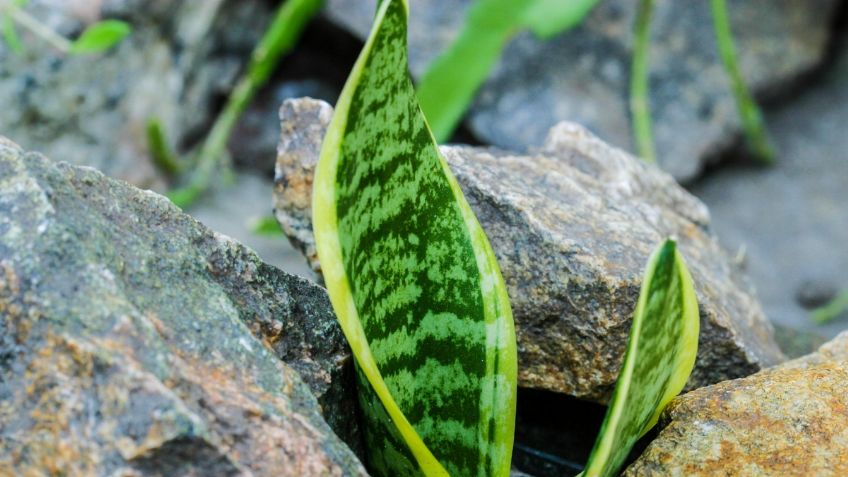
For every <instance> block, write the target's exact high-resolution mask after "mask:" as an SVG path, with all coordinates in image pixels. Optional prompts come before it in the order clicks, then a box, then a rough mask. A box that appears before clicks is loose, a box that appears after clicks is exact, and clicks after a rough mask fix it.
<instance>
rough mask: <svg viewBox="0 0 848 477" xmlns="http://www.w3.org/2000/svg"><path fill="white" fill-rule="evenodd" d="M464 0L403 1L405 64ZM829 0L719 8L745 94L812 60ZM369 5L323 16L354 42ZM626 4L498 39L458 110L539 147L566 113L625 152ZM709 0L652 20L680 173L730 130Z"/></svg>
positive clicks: (824, 32)
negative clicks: (571, 24) (491, 64)
mask: <svg viewBox="0 0 848 477" xmlns="http://www.w3.org/2000/svg"><path fill="white" fill-rule="evenodd" d="M471 3H472V2H471V0H462V1H455V0H421V1H416V2H413V4H412V5H411V6H410V8H411V12H410V37H409V38H410V61H411V68H412V72H413V74H414V75H415V76H420V75H421V74H422V73H423V72H424V70H425V69H426V67H427V65H428V64H429V63H430V61H432V59H433V58H434V57H435V56H436V55H438V53H439V52H441V51H442V50H443V49H444V48H445V47H447V46H448V45H449V44H450V43H451V42H452V41H453V39H454V38H455V37H456V36H457V34H458V33H459V29H460V28H461V25H462V22H463V20H464V17H465V12H466V11H467V9H468V7H469V6H470V5H471ZM837 3H838V2H837V1H835V0H815V1H808V2H796V1H792V0H779V1H774V0H740V1H736V2H733V4H732V5H729V16H730V21H731V24H732V28H733V32H734V35H735V40H736V45H737V51H738V52H739V64H740V65H741V68H742V72H743V74H744V76H745V78H746V80H747V81H748V83H749V84H750V85H751V86H752V88H753V89H754V91H755V92H759V93H766V94H774V93H782V92H785V91H786V90H787V89H788V88H789V87H790V86H791V85H792V83H793V82H794V80H795V79H796V78H797V77H798V76H799V75H800V74H801V73H803V72H805V71H808V70H809V69H811V68H813V67H815V66H816V65H817V64H818V63H819V62H820V61H821V59H822V56H823V54H824V51H825V48H826V46H827V42H828V37H829V34H830V26H831V24H832V23H833V19H834V14H835V10H836V6H837ZM373 9H374V5H373V3H370V2H362V1H360V0H330V1H329V2H328V8H327V10H326V11H327V15H328V16H329V18H330V19H332V20H333V21H335V22H336V23H338V24H339V25H342V26H344V27H346V28H348V29H350V30H351V31H353V32H355V33H356V34H357V35H359V36H360V38H364V37H365V36H366V35H367V33H368V31H369V29H370V26H371V20H372V18H373V15H374V12H373ZM635 11H636V3H634V2H629V1H625V0H614V1H606V2H600V3H599V5H598V6H597V7H596V8H595V9H594V11H593V12H592V13H591V14H590V15H589V16H588V17H587V20H586V21H585V22H584V23H582V24H581V25H580V26H578V27H577V28H575V29H574V30H572V31H571V32H568V33H565V34H560V35H558V36H557V37H555V38H553V39H552V40H550V41H547V42H543V41H540V40H537V39H536V38H534V37H533V36H532V35H531V34H529V33H522V34H520V35H518V37H517V38H515V39H514V41H512V42H510V44H509V45H507V47H506V49H505V51H504V54H503V57H502V59H501V61H500V63H499V64H498V66H497V67H496V68H495V70H494V71H493V73H492V75H491V76H490V78H489V80H488V81H487V82H486V84H485V85H484V86H483V88H482V89H481V91H480V92H479V94H478V95H477V99H476V101H475V103H474V105H473V106H472V107H471V110H470V112H469V115H468V124H469V126H470V128H471V130H472V131H473V132H474V133H475V134H476V135H477V136H478V137H479V138H480V139H481V140H483V141H485V142H488V143H491V144H493V145H496V146H500V147H506V148H508V149H513V150H522V149H523V148H526V147H532V146H535V145H537V144H540V143H542V141H543V140H544V138H545V136H546V134H547V131H548V129H549V128H550V127H552V126H553V125H554V124H556V123H557V122H559V121H562V120H569V121H575V122H577V123H580V124H582V125H584V126H586V127H588V128H589V129H590V130H592V131H593V132H595V133H596V134H598V135H599V136H600V137H601V138H603V139H604V140H606V141H608V142H610V143H612V144H615V145H617V146H620V147H624V148H627V149H632V140H631V133H630V126H629V120H628V118H629V116H630V114H629V107H628V84H629V68H630V66H629V65H630V57H631V53H632V47H633V45H632V29H633V22H634V17H635ZM712 28H713V27H712V19H711V15H710V9H709V2H694V3H693V2H672V1H665V2H657V3H656V7H655V13H654V23H653V25H652V27H651V39H652V47H651V48H652V49H651V54H650V55H651V56H650V68H651V69H650V74H651V77H650V82H651V98H650V101H651V109H652V112H653V118H654V134H655V136H656V142H657V151H658V156H659V160H660V163H661V165H662V167H663V169H665V170H667V171H669V172H670V173H671V174H672V175H674V176H675V177H676V178H678V179H681V180H689V179H692V178H694V177H695V176H696V175H698V173H699V172H700V171H701V169H702V167H703V165H704V163H705V162H706V161H707V160H708V158H710V156H713V155H715V154H716V153H718V152H720V151H721V150H722V149H725V148H726V147H727V146H728V145H729V144H730V143H732V142H733V141H734V139H735V137H736V135H738V134H739V133H740V126H739V120H738V117H737V114H736V110H735V104H734V102H733V100H732V96H731V92H730V88H729V85H728V84H727V79H726V76H725V74H724V71H723V69H722V67H721V63H720V61H719V59H718V54H717V52H716V47H715V37H714V35H713V30H712Z"/></svg>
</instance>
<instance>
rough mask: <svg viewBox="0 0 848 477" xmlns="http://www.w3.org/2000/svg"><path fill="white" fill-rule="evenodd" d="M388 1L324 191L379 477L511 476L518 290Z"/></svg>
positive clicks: (320, 220)
mask: <svg viewBox="0 0 848 477" xmlns="http://www.w3.org/2000/svg"><path fill="white" fill-rule="evenodd" d="M406 18H407V5H406V2H405V1H402V0H384V1H383V2H382V3H381V4H380V7H379V9H378V12H377V15H376V17H375V20H374V27H373V29H372V31H371V34H370V36H369V38H368V41H367V43H366V44H365V47H364V48H363V51H362V53H361V55H360V56H359V59H358V60H357V62H356V65H355V66H354V68H353V70H352V72H351V74H350V77H349V78H348V81H347V83H346V85H345V88H344V90H343V91H342V95H341V97H340V98H339V101H338V104H337V105H336V110H335V115H334V116H333V120H332V122H331V124H330V127H329V129H328V131H327V135H326V137H325V139H324V144H323V146H322V150H321V157H320V160H319V162H318V165H317V168H316V171H315V179H314V192H313V201H312V204H313V209H312V211H313V224H314V231H315V240H316V247H317V250H318V256H319V258H320V260H321V267H322V269H323V273H324V279H325V282H326V285H327V290H328V292H329V295H330V299H331V301H332V304H333V308H334V310H335V311H336V315H337V316H338V319H339V323H340V324H341V327H342V330H343V331H344V333H345V336H346V337H347V340H348V342H349V343H350V347H351V349H352V350H353V354H354V356H355V358H356V363H357V370H358V373H359V374H358V375H359V378H360V381H359V383H360V386H359V395H360V404H361V407H362V410H363V420H364V427H365V436H366V443H367V446H366V447H367V451H368V461H369V469H370V471H371V472H372V474H374V475H384V476H408V475H427V476H431V475H448V473H450V475H455V476H465V475H470V476H507V475H509V469H510V457H511V453H512V442H513V431H514V425H515V400H516V379H517V357H516V344H515V331H514V328H513V322H512V314H511V311H510V308H509V300H508V298H507V294H506V287H505V285H504V282H503V279H502V278H501V274H500V270H499V268H498V265H497V262H496V261H495V257H494V253H493V252H492V249H491V247H490V246H489V243H488V240H487V239H486V236H485V234H484V233H483V230H482V229H481V227H480V225H479V223H478V222H477V220H476V218H475V217H474V214H473V212H472V211H471V208H470V207H469V205H468V203H467V202H466V200H465V197H464V196H463V194H462V191H461V190H460V188H459V185H458V183H457V182H456V179H455V178H454V177H453V175H452V174H451V172H450V169H449V168H448V165H447V163H446V162H445V160H444V158H443V157H442V156H441V154H440V153H439V149H438V147H437V145H436V143H435V142H434V140H433V137H432V135H431V133H430V130H429V128H428V126H427V122H426V121H425V119H424V116H423V114H422V113H421V110H420V109H419V106H418V102H417V101H416V97H415V91H414V90H413V88H412V82H411V81H410V78H409V74H408V72H407V47H406V37H407V28H406Z"/></svg>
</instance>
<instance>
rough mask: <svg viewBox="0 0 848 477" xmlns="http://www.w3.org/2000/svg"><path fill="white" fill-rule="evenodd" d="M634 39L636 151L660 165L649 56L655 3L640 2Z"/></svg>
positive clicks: (632, 72)
mask: <svg viewBox="0 0 848 477" xmlns="http://www.w3.org/2000/svg"><path fill="white" fill-rule="evenodd" d="M637 8H638V10H637V12H636V25H635V29H634V34H633V35H634V37H633V63H632V64H631V69H630V115H631V116H632V120H633V139H634V140H635V141H636V150H637V151H638V153H639V156H641V157H642V159H644V160H645V161H646V162H651V163H655V162H657V155H656V151H655V149H654V136H653V132H652V127H651V107H650V104H649V103H648V95H649V91H650V85H649V69H648V53H649V49H650V48H649V47H650V44H651V16H652V13H653V10H654V0H639V6H638V7H637Z"/></svg>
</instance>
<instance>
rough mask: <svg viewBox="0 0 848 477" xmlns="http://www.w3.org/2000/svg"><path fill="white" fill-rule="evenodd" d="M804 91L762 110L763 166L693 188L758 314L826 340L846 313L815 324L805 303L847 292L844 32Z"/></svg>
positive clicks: (847, 64)
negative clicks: (769, 144)
mask: <svg viewBox="0 0 848 477" xmlns="http://www.w3.org/2000/svg"><path fill="white" fill-rule="evenodd" d="M837 47H838V48H837V51H838V52H839V55H838V56H837V57H836V58H835V60H836V61H834V63H833V64H832V65H831V67H829V69H828V70H827V71H825V72H824V74H822V75H821V76H820V77H819V78H818V79H817V81H816V82H815V83H814V84H811V87H810V88H809V90H808V91H807V92H805V93H804V94H802V95H799V96H798V97H796V98H795V100H794V101H792V102H791V103H788V104H785V105H783V106H781V107H778V108H774V109H770V110H767V111H766V119H767V121H768V125H769V129H770V130H771V132H772V137H774V141H775V145H776V146H777V150H778V160H777V163H776V164H775V165H774V166H772V167H768V168H757V167H741V166H737V167H727V168H722V169H720V170H716V171H713V173H712V174H710V176H709V177H706V178H705V179H704V180H703V181H702V182H699V183H697V184H695V186H694V187H693V193H694V194H695V195H697V196H698V197H701V198H702V199H703V200H704V202H706V203H707V204H708V205H709V207H710V210H711V211H712V214H713V218H714V224H715V228H716V231H717V232H718V233H719V235H720V236H721V238H722V240H723V241H724V243H725V245H726V246H727V247H728V248H730V249H731V250H739V249H742V250H744V252H745V257H746V265H747V269H748V270H749V272H750V275H751V279H752V280H753V282H754V284H755V285H756V287H757V290H758V292H759V295H760V298H761V299H762V301H763V306H764V308H765V311H766V314H768V316H769V318H770V319H771V320H772V321H773V322H774V323H777V324H780V325H783V326H786V327H790V328H795V329H802V330H807V331H812V332H817V333H822V334H824V335H826V336H827V337H833V336H835V335H836V334H837V333H839V332H840V331H841V330H843V329H845V328H846V326H848V313H845V314H843V315H842V316H841V317H840V318H839V319H836V320H834V321H833V322H831V323H828V324H827V325H825V326H819V325H817V324H816V323H814V322H813V321H812V320H811V319H810V308H811V307H815V306H821V305H822V304H824V303H825V302H827V301H828V300H829V299H832V298H833V297H834V295H836V294H837V293H838V292H839V291H840V290H843V289H848V252H846V247H845V244H848V207H846V204H848V186H846V184H848V160H846V154H845V151H848V134H845V129H846V124H848V88H846V85H848V32H844V33H843V34H842V37H841V41H839V42H838V44H837Z"/></svg>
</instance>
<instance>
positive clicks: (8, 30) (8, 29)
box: [2, 15, 24, 55]
mask: <svg viewBox="0 0 848 477" xmlns="http://www.w3.org/2000/svg"><path fill="white" fill-rule="evenodd" d="M2 22H3V39H4V40H6V45H7V46H8V47H9V49H10V50H11V51H12V53H14V54H16V55H22V54H23V53H24V45H23V43H21V37H20V36H18V31H17V30H16V29H15V23H14V22H13V21H12V18H11V17H9V16H7V15H3V18H2Z"/></svg>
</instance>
